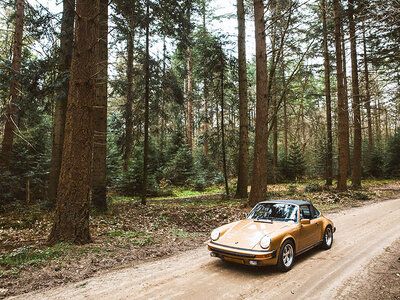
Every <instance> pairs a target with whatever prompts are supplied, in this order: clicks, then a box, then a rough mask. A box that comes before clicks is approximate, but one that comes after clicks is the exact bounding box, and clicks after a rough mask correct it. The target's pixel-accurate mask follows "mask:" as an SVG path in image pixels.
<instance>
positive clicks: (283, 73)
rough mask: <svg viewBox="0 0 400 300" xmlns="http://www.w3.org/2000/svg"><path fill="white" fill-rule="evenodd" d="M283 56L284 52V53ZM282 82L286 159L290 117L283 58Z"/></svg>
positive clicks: (286, 155) (286, 156)
mask: <svg viewBox="0 0 400 300" xmlns="http://www.w3.org/2000/svg"><path fill="white" fill-rule="evenodd" d="M282 56H283V54H282ZM282 83H283V87H284V88H283V91H282V93H283V95H282V102H283V136H284V138H283V144H284V154H285V159H287V158H288V117H287V97H286V95H287V87H286V78H285V64H284V61H283V59H282Z"/></svg>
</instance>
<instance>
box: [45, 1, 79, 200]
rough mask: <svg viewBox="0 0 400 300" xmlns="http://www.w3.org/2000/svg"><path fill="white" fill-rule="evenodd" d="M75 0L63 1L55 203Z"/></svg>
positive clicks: (51, 195)
mask: <svg viewBox="0 0 400 300" xmlns="http://www.w3.org/2000/svg"><path fill="white" fill-rule="evenodd" d="M74 17H75V0H71V1H69V0H64V1H63V16H62V20H61V38H60V65H59V72H60V75H61V76H62V77H61V80H62V83H61V88H60V91H59V95H58V97H57V99H56V108H55V114H54V125H53V147H52V152H51V163H50V177H49V190H48V199H49V201H50V203H52V204H55V202H56V197H57V187H58V180H59V176H60V168H61V158H62V149H63V144H64V127H65V114H66V111H67V102H68V90H69V73H70V70H71V59H72V45H73V42H74Z"/></svg>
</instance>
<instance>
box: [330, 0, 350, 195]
mask: <svg viewBox="0 0 400 300" xmlns="http://www.w3.org/2000/svg"><path fill="white" fill-rule="evenodd" d="M341 11H342V10H341V5H340V0H333V14H334V24H335V48H336V80H337V95H338V109H337V111H338V148H339V151H338V152H339V167H338V183H337V189H338V190H339V191H345V190H347V171H348V166H349V161H348V156H347V153H348V151H349V140H348V131H349V126H348V124H349V123H348V111H347V108H346V107H347V106H346V103H345V101H346V97H345V89H344V76H343V61H342V59H343V57H342V44H341V38H342V34H341V22H342V21H341Z"/></svg>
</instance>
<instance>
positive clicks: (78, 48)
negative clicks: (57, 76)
mask: <svg viewBox="0 0 400 300" xmlns="http://www.w3.org/2000/svg"><path fill="white" fill-rule="evenodd" d="M98 15H99V0H96V1H93V0H77V1H76V18H75V20H76V21H75V42H74V46H73V52H72V64H71V77H70V89H69V92H68V105H67V114H66V123H65V135H64V146H63V154H62V163H61V171H60V181H59V184H58V191H57V205H56V211H55V215H54V224H53V227H52V230H51V233H50V236H49V240H48V242H49V243H50V244H55V243H58V242H61V241H68V242H73V243H76V244H84V243H88V242H90V241H91V237H90V232H89V206H90V173H91V162H92V153H93V151H92V150H93V147H92V145H93V143H92V137H93V126H92V124H93V123H92V119H93V116H92V115H93V113H92V109H93V104H94V103H95V101H96V73H97V70H98V67H97V62H98V58H97V56H98V51H97V45H98Z"/></svg>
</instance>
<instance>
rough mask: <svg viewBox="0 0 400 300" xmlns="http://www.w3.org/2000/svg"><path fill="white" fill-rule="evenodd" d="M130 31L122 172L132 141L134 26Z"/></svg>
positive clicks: (130, 156)
mask: <svg viewBox="0 0 400 300" xmlns="http://www.w3.org/2000/svg"><path fill="white" fill-rule="evenodd" d="M130 29H131V30H132V32H130V34H129V36H128V41H127V52H128V53H127V55H128V59H127V68H126V80H127V91H126V103H125V149H124V157H123V159H124V165H123V170H124V172H127V171H128V168H129V161H130V160H131V158H132V142H133V120H132V103H133V94H132V89H133V43H134V38H135V31H134V28H130Z"/></svg>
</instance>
